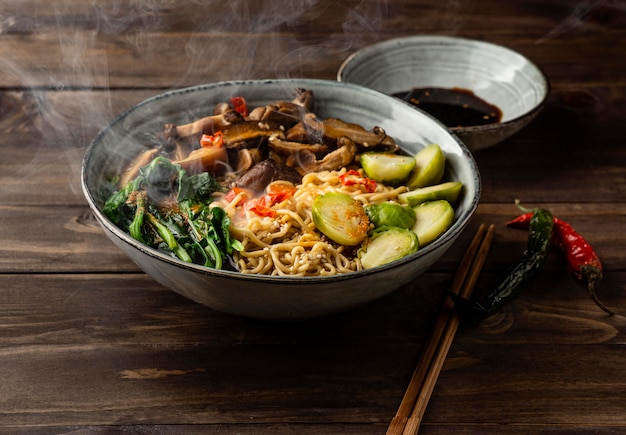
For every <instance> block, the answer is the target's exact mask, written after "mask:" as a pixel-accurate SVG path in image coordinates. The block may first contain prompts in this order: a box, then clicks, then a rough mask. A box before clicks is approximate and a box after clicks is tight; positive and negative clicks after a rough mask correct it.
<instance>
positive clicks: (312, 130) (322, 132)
mask: <svg viewBox="0 0 626 435" xmlns="http://www.w3.org/2000/svg"><path fill="white" fill-rule="evenodd" d="M342 137H348V138H350V139H351V140H352V141H353V142H354V143H355V144H356V145H357V147H358V148H359V150H360V151H371V150H373V149H380V150H385V151H396V150H397V149H398V145H397V144H396V142H395V141H394V140H393V138H391V137H389V136H387V134H386V133H385V130H383V129H382V128H380V127H374V128H373V129H371V130H369V131H368V130H366V129H365V128H363V127H362V126H360V125H358V124H351V123H348V122H345V121H342V120H340V119H336V118H329V119H325V120H323V121H322V120H320V119H319V118H317V116H315V115H314V114H313V113H309V114H307V115H306V116H304V117H303V118H302V122H301V123H300V124H297V125H295V126H294V127H292V128H291V129H289V130H288V131H287V132H286V134H285V138H286V139H287V140H295V141H307V142H312V141H313V142H323V143H336V142H337V141H338V140H339V139H340V138H342Z"/></svg>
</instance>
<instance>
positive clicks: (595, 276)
mask: <svg viewBox="0 0 626 435" xmlns="http://www.w3.org/2000/svg"><path fill="white" fill-rule="evenodd" d="M531 216H532V213H525V214H523V215H521V216H519V217H517V218H515V219H513V220H511V221H509V222H507V223H506V225H507V226H508V227H512V228H522V229H526V228H528V225H529V224H530V218H531ZM553 237H554V242H555V244H556V245H557V246H558V247H559V248H560V249H561V250H562V251H563V252H564V253H565V256H566V258H567V266H568V269H569V271H570V272H571V273H572V274H573V275H574V276H575V277H576V279H578V280H581V281H584V282H586V283H587V291H588V292H589V294H590V295H591V297H592V299H593V300H594V302H595V303H596V304H597V305H598V306H599V307H600V308H601V309H602V310H604V311H605V312H607V313H608V314H613V312H612V311H611V310H609V309H608V308H607V307H606V306H605V305H604V304H603V303H602V302H601V301H600V300H599V299H598V296H597V294H596V288H597V286H598V285H599V284H600V281H601V280H602V263H601V262H600V258H599V257H598V254H596V252H595V250H594V249H593V247H592V246H591V245H590V244H589V242H587V240H585V238H584V237H583V236H581V235H580V234H579V233H578V232H576V230H574V228H573V227H572V226H571V225H570V224H568V223H567V222H565V221H563V220H561V219H559V218H556V217H555V218H554V233H553Z"/></svg>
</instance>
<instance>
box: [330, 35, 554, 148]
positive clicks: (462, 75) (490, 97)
mask: <svg viewBox="0 0 626 435" xmlns="http://www.w3.org/2000/svg"><path fill="white" fill-rule="evenodd" d="M337 79H338V80H339V81H341V82H347V83H353V84H357V85H361V86H365V87H368V88H371V89H375V90H377V91H380V92H384V93H386V94H389V95H392V94H394V93H397V92H405V91H409V90H411V89H412V88H423V87H438V88H462V89H468V90H471V91H472V92H474V94H475V95H476V96H478V97H480V98H481V99H483V100H485V101H487V102H488V103H491V104H494V105H496V106H498V108H499V109H500V110H501V111H502V120H501V122H498V123H493V124H487V125H478V126H462V127H451V128H450V130H451V131H452V132H453V133H455V134H456V135H457V136H458V137H459V138H460V139H461V140H462V141H463V143H464V144H465V145H466V146H467V147H468V148H469V149H470V150H471V151H477V150H480V149H484V148H488V147H491V146H493V145H496V144H499V143H501V142H502V141H504V140H506V139H508V138H509V137H511V136H513V135H514V134H515V133H517V132H519V131H520V130H521V129H522V128H524V127H526V126H527V125H528V124H529V123H530V122H531V121H532V120H533V119H534V118H535V117H536V116H537V115H538V114H539V112H540V111H541V109H542V108H543V106H544V104H545V102H546V100H547V98H548V95H549V91H550V83H549V81H548V78H547V77H546V75H545V74H544V73H543V72H542V71H541V69H540V68H539V67H538V66H537V65H535V64H534V63H533V62H531V61H530V60H529V59H528V58H526V57H524V56H522V55H521V54H520V53H518V52H516V51H513V50H511V49H509V48H507V47H503V46H501V45H497V44H493V43H490V42H485V41H479V40H474V39H467V38H459V37H454V36H432V35H417V36H409V37H403V38H395V39H390V40H386V41H383V42H380V43H378V44H374V45H370V46H368V47H365V48H363V49H361V50H359V51H357V52H355V53H353V54H352V55H350V56H349V57H348V58H347V59H346V60H345V61H344V62H343V64H342V65H341V66H340V68H339V71H338V73H337Z"/></svg>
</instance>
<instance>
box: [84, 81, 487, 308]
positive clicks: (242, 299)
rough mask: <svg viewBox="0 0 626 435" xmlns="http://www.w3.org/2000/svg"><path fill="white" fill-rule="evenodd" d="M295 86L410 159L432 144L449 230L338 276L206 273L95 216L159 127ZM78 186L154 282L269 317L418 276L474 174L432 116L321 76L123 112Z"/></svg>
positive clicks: (466, 208) (460, 210)
mask: <svg viewBox="0 0 626 435" xmlns="http://www.w3.org/2000/svg"><path fill="white" fill-rule="evenodd" d="M296 88H306V89H311V90H312V91H313V93H314V97H315V108H314V111H315V112H316V113H317V114H319V116H321V117H324V118H326V117H338V118H341V119H343V120H345V121H348V122H354V123H359V124H361V125H363V126H364V127H366V128H372V127H374V126H380V127H382V128H384V129H385V131H386V132H387V133H388V134H389V135H392V136H393V137H394V138H395V139H396V140H397V142H398V143H399V144H400V145H401V146H402V148H404V149H405V150H406V151H408V152H410V153H414V152H416V151H417V150H418V149H420V148H421V147H423V146H425V145H427V144H429V143H433V142H434V143H438V144H439V145H440V146H441V148H442V149H443V151H444V152H445V154H446V156H447V170H448V175H449V177H450V178H452V179H455V180H461V181H462V182H463V183H464V190H463V193H462V195H461V197H460V199H459V201H458V203H457V204H456V217H455V222H454V224H453V225H452V227H451V228H450V229H449V230H448V231H447V232H446V233H445V234H444V235H443V236H441V237H440V238H439V239H438V240H437V241H435V242H434V243H432V244H430V245H428V246H426V247H424V248H423V249H421V250H419V251H418V252H417V253H415V254H413V255H411V256H408V257H405V258H403V259H401V260H399V261H396V262H394V263H391V264H387V265H385V266H382V267H378V268H373V269H369V270H365V271H361V272H355V273H349V274H344V275H338V276H330V277H329V276H320V277H284V276H280V277H272V276H257V275H248V274H241V273H237V272H232V271H225V270H215V269H209V268H206V267H203V266H197V265H193V264H188V263H185V262H182V261H179V260H177V259H175V258H172V257H170V256H167V255H164V254H162V253H160V252H158V251H156V250H154V249H152V248H149V247H146V246H145V245H143V244H141V243H139V242H137V241H136V240H134V239H133V238H131V237H130V236H129V235H128V234H126V233H125V232H123V231H121V230H120V229H119V228H118V227H117V226H116V225H114V224H113V223H112V222H111V221H109V219H108V218H107V217H106V216H105V215H104V214H103V213H102V206H103V203H104V200H105V198H104V197H103V191H104V186H105V183H106V181H107V179H110V177H111V176H112V175H115V174H119V173H120V171H121V170H122V169H123V168H124V167H125V166H126V165H127V164H128V163H129V162H130V161H131V160H132V159H133V157H135V156H136V155H137V154H138V153H139V152H140V151H141V150H143V149H145V145H146V144H147V143H149V141H150V137H151V136H152V135H153V134H154V133H155V132H157V131H160V130H161V129H162V126H163V124H164V123H175V124H176V123H178V124H182V123H185V122H189V121H192V120H194V119H197V118H199V117H201V116H202V115H204V114H205V113H206V110H207V107H213V105H214V104H215V103H217V102H220V101H228V99H229V98H230V97H231V96H244V97H245V98H246V100H247V102H248V104H249V106H250V107H254V106H257V105H264V104H267V103H270V102H273V101H276V100H279V99H289V100H290V99H291V98H292V97H293V92H294V90H295V89H296ZM82 187H83V191H84V195H85V198H86V199H87V202H88V203H89V206H90V208H91V210H92V211H93V214H94V215H95V217H96V219H97V220H98V222H99V223H100V225H101V226H102V228H103V230H104V232H105V233H106V235H107V236H108V237H109V238H110V239H111V240H112V241H113V243H115V244H116V245H117V246H118V247H119V248H120V249H122V250H123V251H124V252H125V253H126V255H127V256H128V257H129V258H130V259H131V260H132V261H134V262H135V263H136V264H137V265H138V266H139V267H140V268H141V269H142V270H144V271H145V272H146V273H147V274H148V275H150V276H151V277H152V278H153V279H155V280H156V281H158V282H159V283H161V284H162V285H164V286H165V287H167V288H169V289H171V290H173V291H175V292H177V293H179V294H181V295H183V296H185V297H187V298H189V299H192V300H194V301H196V302H198V303H200V304H203V305H205V306H207V307H210V308H212V309H214V310H217V311H221V312H225V313H231V314H234V315H240V316H245V317H252V318H257V319H267V320H297V319H308V318H314V317H319V316H324V315H328V314H333V313H338V312H341V311H344V310H348V309H350V308H353V307H356V306H359V305H362V304H365V303H367V302H370V301H374V300H376V299H378V298H381V297H382V296H385V295H387V294H389V293H391V292H393V291H394V290H396V289H398V288H400V287H401V286H403V285H405V284H407V283H408V282H410V281H412V280H414V279H416V278H417V277H418V276H419V275H420V274H421V273H423V272H424V271H425V270H427V269H428V268H429V267H430V266H431V265H432V264H433V263H434V262H435V261H437V260H438V259H439V258H440V257H441V256H442V255H443V254H444V253H445V252H446V250H447V249H448V248H449V247H450V246H451V245H452V244H453V243H454V241H455V240H456V239H457V237H458V235H459V234H460V233H461V232H462V231H463V229H464V228H465V226H466V224H467V223H468V221H469V219H470V218H471V216H472V215H473V214H474V212H475V210H476V207H477V205H478V201H479V198H480V189H481V186H480V176H479V172H478V168H477V166H476V163H475V161H474V159H473V157H472V155H471V153H470V152H469V151H468V149H467V148H466V147H465V145H463V143H461V142H460V141H459V139H458V138H457V137H455V136H454V135H453V134H451V133H450V132H449V131H448V130H447V129H446V128H445V127H444V126H443V125H442V124H440V123H439V122H438V121H436V120H434V119H433V118H432V117H430V116H429V115H426V114H424V113H422V112H420V111H417V110H415V109H413V108H411V107H409V106H408V105H407V104H405V103H403V102H401V101H399V100H397V99H395V98H392V97H389V96H386V95H384V94H381V93H379V92H376V91H373V90H370V89H366V88H362V87H359V86H355V85H350V84H345V83H339V82H334V81H322V80H306V79H301V80H298V79H294V80H287V79H285V80H264V81H263V80H260V81H237V82H222V83H215V84H208V85H202V86H197V87H192V88H187V89H181V90H176V91H172V92H168V93H165V94H162V95H158V96H156V97H153V98H151V99H148V100H146V101H144V102H142V103H140V104H138V105H137V106H135V107H133V108H131V109H129V110H128V111H126V112H125V113H123V114H121V115H120V116H119V117H117V118H116V119H114V120H113V121H112V122H111V124H110V125H109V126H107V127H106V128H104V129H103V130H102V131H101V132H100V133H99V134H98V135H97V137H96V138H95V139H94V140H93V142H92V143H91V145H90V146H89V148H88V150H87V152H86V155H85V158H84V162H83V166H82Z"/></svg>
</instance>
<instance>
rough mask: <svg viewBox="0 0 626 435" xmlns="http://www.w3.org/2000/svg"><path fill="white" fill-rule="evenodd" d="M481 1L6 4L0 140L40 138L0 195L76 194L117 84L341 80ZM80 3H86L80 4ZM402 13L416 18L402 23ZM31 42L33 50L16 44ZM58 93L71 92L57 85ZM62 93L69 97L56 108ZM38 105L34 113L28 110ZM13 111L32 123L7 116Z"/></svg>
mask: <svg viewBox="0 0 626 435" xmlns="http://www.w3.org/2000/svg"><path fill="white" fill-rule="evenodd" d="M607 1H608V2H609V3H610V2H611V0H596V1H592V0H585V1H582V2H579V3H578V4H577V5H574V6H565V7H564V16H566V17H567V18H566V19H565V20H563V21H562V22H561V23H559V24H558V25H557V26H556V27H555V28H554V29H553V30H552V31H551V32H549V33H547V34H546V35H545V36H544V37H543V38H542V40H547V39H550V38H554V37H557V36H559V35H561V34H562V33H564V32H567V31H570V30H571V29H573V28H574V27H576V26H578V25H580V24H581V22H582V21H583V20H584V19H585V17H586V16H587V15H588V14H589V13H590V12H591V11H593V10H594V9H595V8H597V7H599V6H601V5H603V4H605V3H606V2H607ZM474 3H475V2H474V1H459V0H447V1H446V0H444V1H441V2H433V3H432V4H430V5H423V7H420V8H419V9H418V8H417V6H416V5H406V4H404V3H403V2H392V1H385V0H382V1H368V0H352V1H348V2H340V1H335V2H331V1H322V0H258V1H251V0H227V1H226V0H208V1H206V0H204V1H203V0H195V1H194V0H107V1H102V2H82V3H81V2H76V1H71V2H70V1H64V0H60V1H53V2H43V1H41V2H39V1H37V2H36V1H31V0H26V1H25V0H4V1H3V2H2V3H1V4H0V34H1V35H2V45H1V46H0V76H1V77H2V79H3V83H7V84H8V86H9V87H11V86H13V87H14V88H15V89H16V90H15V91H12V90H11V89H9V90H8V91H7V92H5V93H3V94H0V98H1V99H0V116H2V118H0V122H2V124H1V125H2V126H3V127H4V130H5V137H4V139H3V140H6V141H17V140H19V141H24V140H25V138H24V134H23V131H22V128H26V129H30V130H36V131H37V132H38V135H30V137H29V140H30V141H32V143H36V144H40V146H39V148H37V149H32V150H31V151H32V152H30V153H28V154H26V153H24V154H20V155H19V156H17V157H16V158H13V161H16V162H18V165H17V166H16V164H13V165H12V166H10V167H2V174H1V175H0V183H2V185H3V186H5V189H3V193H2V194H0V201H2V202H5V200H6V199H8V201H7V202H11V201H18V199H17V198H12V197H11V195H10V189H9V188H7V187H6V186H8V185H10V184H11V183H16V182H21V181H20V180H22V181H23V180H30V179H31V178H32V179H34V177H31V176H33V175H35V174H38V178H37V179H38V180H40V181H39V182H42V181H43V182H47V183H48V186H46V188H49V189H56V190H55V195H51V197H50V198H51V199H50V201H51V202H53V203H64V202H67V201H73V200H75V199H76V198H77V196H76V195H78V197H80V192H79V191H80V184H79V181H78V174H79V173H80V164H81V161H82V155H83V153H84V150H85V148H86V146H87V145H88V144H89V143H90V141H91V140H92V139H93V137H94V135H95V134H96V133H97V131H98V130H100V129H101V128H102V127H104V126H105V125H106V124H107V123H108V122H110V121H111V120H112V118H113V117H114V116H116V115H117V114H119V113H120V112H121V111H123V110H124V109H126V108H127V106H128V105H129V100H125V101H124V102H123V103H120V102H117V101H114V100H112V99H111V96H110V94H109V90H110V89H113V88H115V89H129V90H133V91H134V93H133V94H132V96H133V97H134V98H137V100H136V101H133V102H132V103H137V102H139V101H140V100H143V99H145V98H147V97H150V96H153V95H154V94H156V93H160V92H163V91H167V90H169V89H173V88H180V87H185V86H191V85H196V84H201V83H208V82H215V81H221V80H233V79H259V78H274V77H279V78H282V77H312V78H325V79H334V78H335V77H334V74H330V72H334V71H336V69H337V68H338V67H339V65H340V63H341V61H342V60H343V59H345V58H346V57H347V56H348V55H349V54H350V53H351V52H353V51H354V50H356V49H358V48H361V47H363V46H365V45H367V44H371V43H374V42H378V41H380V40H383V39H388V38H392V37H395V36H400V35H407V34H415V33H428V32H431V31H433V30H435V31H437V32H439V33H441V32H442V31H444V32H445V33H448V34H456V33H457V32H458V31H459V30H460V29H461V28H462V27H463V25H464V21H463V20H464V19H467V17H468V16H470V15H471V12H472V9H474V8H475V7H479V6H478V5H475V4H474ZM33 4H34V5H35V6H37V7H35V6H33ZM615 4H617V3H615ZM81 5H82V7H83V8H84V9H83V10H80V9H77V8H80V7H81ZM409 8H414V9H409ZM173 11H176V13H175V14H174V13H173ZM406 14H411V15H410V16H413V15H417V14H419V18H420V19H419V21H418V20H417V17H416V23H411V22H407V20H404V21H399V20H398V17H401V16H404V15H406ZM417 22H419V23H420V24H419V28H418V27H417V26H418V25H417ZM399 23H401V24H399ZM403 26H404V27H403ZM409 26H410V27H409ZM278 31H280V33H281V37H280V38H278V37H277V32H278ZM28 44H31V45H32V47H34V48H35V49H34V50H32V51H29V52H25V51H23V50H21V49H20V47H23V46H24V45H28ZM181 47H184V48H183V49H181ZM157 71H158V74H156V72H157ZM22 89H28V90H29V91H28V92H26V93H22V92H21V90H22ZM58 89H63V90H67V91H69V92H67V93H63V94H60V93H56V92H54V91H55V90H58ZM51 91H52V92H51ZM137 91H139V92H137ZM60 99H66V100H67V101H64V102H63V104H60V103H59V104H54V103H56V101H55V100H60ZM29 105H32V107H28V106H29ZM18 106H19V107H18ZM61 107H62V108H63V110H64V111H65V112H64V113H61V112H59V110H60V109H59V108H61ZM33 108H34V109H35V110H34V111H35V113H37V115H38V116H37V117H36V119H33V118H32V117H30V115H28V113H32V112H33ZM11 116H23V117H26V119H25V121H23V122H22V123H19V122H18V123H16V122H15V120H14V119H11V118H8V119H7V120H6V122H5V120H4V118H5V117H11ZM22 124H24V125H22ZM33 126H36V128H33ZM31 148H33V146H32V145H31ZM51 150H54V151H51ZM55 158H56V159H59V158H61V159H65V161H66V162H67V170H68V171H70V172H71V173H72V174H76V176H75V177H71V179H72V182H71V183H70V186H69V189H68V186H67V185H61V184H60V183H61V181H59V180H66V179H67V176H65V177H64V176H63V174H47V175H46V176H44V177H41V173H42V168H45V167H46V165H49V163H48V162H50V159H55ZM19 164H21V166H19ZM49 166H50V167H53V166H54V167H58V165H49ZM15 180H18V181H15ZM55 183H57V184H56V185H55ZM38 188H40V186H38V185H33V189H38ZM5 196H6V198H5Z"/></svg>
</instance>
